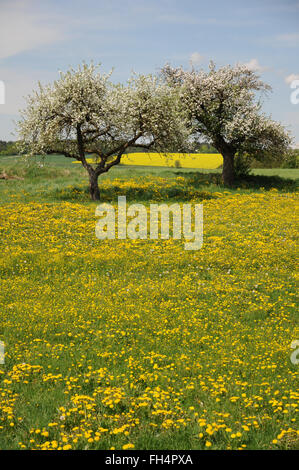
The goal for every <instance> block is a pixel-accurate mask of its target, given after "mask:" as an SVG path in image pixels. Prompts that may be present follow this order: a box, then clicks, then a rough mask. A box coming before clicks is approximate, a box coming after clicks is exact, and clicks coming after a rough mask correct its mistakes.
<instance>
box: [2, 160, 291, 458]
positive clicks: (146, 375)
mask: <svg viewBox="0 0 299 470" xmlns="http://www.w3.org/2000/svg"><path fill="white" fill-rule="evenodd" d="M1 172H2V174H3V172H5V175H6V177H7V178H6V179H2V180H0V194H1V196H0V197H1V204H0V230H1V241H2V250H1V251H2V257H1V262H0V275H1V291H0V306H1V307H0V308H1V310H0V311H1V315H0V340H3V341H4V343H5V348H6V349H5V364H3V365H0V449H64V450H68V449H186V450H187V449H298V448H299V431H298V414H297V413H298V397H299V394H298V365H296V364H293V363H292V361H291V359H290V356H291V353H292V349H291V343H292V341H294V340H297V339H299V329H298V313H297V310H298V309H297V308H296V307H297V304H296V286H297V284H296V283H297V277H298V276H297V270H296V253H297V250H296V247H297V245H296V243H297V221H298V219H297V217H296V209H297V208H298V193H297V191H296V179H297V178H298V173H299V171H298V170H275V169H271V170H262V169H261V170H260V169H259V170H256V171H254V174H255V176H254V177H253V176H251V177H248V178H247V179H244V180H242V181H239V182H238V184H237V186H236V187H235V188H234V189H230V190H228V189H227V188H224V187H223V186H222V185H221V183H220V173H219V171H218V170H217V169H215V170H213V171H212V170H208V169H205V170H204V169H203V170H194V169H193V170H192V169H183V168H167V167H165V168H162V167H160V168H159V167H154V166H147V167H146V166H145V167H134V166H131V167H130V166H123V165H121V166H118V167H115V168H113V169H112V170H111V171H110V172H109V173H107V174H106V175H104V176H103V177H102V178H100V179H99V184H100V190H101V194H102V200H103V201H106V202H112V203H115V204H116V202H117V196H118V195H126V196H127V200H128V202H131V201H138V202H142V203H144V204H145V205H149V203H150V202H157V201H164V202H169V203H170V202H172V201H176V202H182V203H183V202H193V203H197V202H202V203H203V208H204V245H203V248H202V249H201V250H199V251H192V252H190V251H189V252H188V251H185V250H184V248H183V241H181V240H172V239H170V240H135V241H133V240H105V241H100V240H98V239H97V238H96V237H95V233H94V231H95V223H96V218H95V208H96V205H97V204H96V203H94V202H91V201H89V196H88V191H87V180H86V176H85V173H84V171H83V170H82V168H81V167H80V166H79V165H73V164H72V163H71V161H69V160H68V159H63V158H61V157H58V156H54V157H51V158H50V157H47V158H46V159H45V160H44V159H40V158H37V159H36V162H35V164H28V163H26V162H25V163H24V162H23V161H22V159H20V158H18V157H1V160H0V174H1Z"/></svg>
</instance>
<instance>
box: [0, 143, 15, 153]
mask: <svg viewBox="0 0 299 470" xmlns="http://www.w3.org/2000/svg"><path fill="white" fill-rule="evenodd" d="M16 144H17V143H16V142H13V141H11V140H9V141H8V142H6V141H5V140H0V155H17V154H18V150H17V145H16Z"/></svg>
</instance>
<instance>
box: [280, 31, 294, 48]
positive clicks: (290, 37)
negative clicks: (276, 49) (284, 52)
mask: <svg viewBox="0 0 299 470" xmlns="http://www.w3.org/2000/svg"><path fill="white" fill-rule="evenodd" d="M276 39H277V40H278V41H279V42H280V43H281V44H284V45H286V46H291V47H294V46H298V45H299V33H287V34H279V35H278V36H277V37H276Z"/></svg>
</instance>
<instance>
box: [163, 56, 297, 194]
mask: <svg viewBox="0 0 299 470" xmlns="http://www.w3.org/2000/svg"><path fill="white" fill-rule="evenodd" d="M162 76H163V77H164V79H165V80H166V82H167V83H169V84H171V85H172V86H173V87H174V88H177V89H179V90H180V96H181V101H182V103H183V104H184V106H185V108H186V110H187V111H188V114H189V123H190V125H191V127H192V133H193V138H195V139H198V138H199V139H200V138H202V137H204V138H205V139H207V140H208V142H209V143H212V144H213V146H214V147H215V148H216V149H217V150H218V151H219V152H220V153H221V154H222V156H223V173H222V177H223V182H224V183H225V184H226V185H229V186H230V185H232V184H233V182H234V178H235V171H234V158H235V155H236V154H237V153H238V154H243V153H248V154H249V155H250V156H252V157H254V158H256V159H259V160H262V159H263V158H264V157H265V156H268V155H271V157H272V158H275V157H277V158H281V157H283V156H284V155H285V153H286V150H287V149H288V147H289V145H290V143H291V139H290V136H289V134H288V132H287V131H286V130H285V129H284V127H283V126H282V125H281V124H280V123H277V122H275V121H273V120H271V119H270V118H269V117H267V116H266V115H265V114H263V113H262V112H261V106H262V102H261V96H262V95H263V93H265V92H267V91H268V90H270V89H271V88H270V86H269V85H267V84H265V83H264V82H262V81H261V80H260V79H259V77H258V75H257V74H256V73H255V72H254V71H252V70H250V69H249V68H248V67H246V66H245V65H236V66H234V67H232V66H230V65H228V66H225V67H221V68H219V69H218V70H217V69H216V67H215V65H214V63H213V62H211V63H210V67H209V71H208V72H205V71H203V70H200V71H196V70H195V69H192V70H191V71H185V70H183V69H182V68H173V67H171V66H169V65H166V66H165V67H164V68H163V69H162ZM256 92H260V96H259V98H258V99H257V97H256Z"/></svg>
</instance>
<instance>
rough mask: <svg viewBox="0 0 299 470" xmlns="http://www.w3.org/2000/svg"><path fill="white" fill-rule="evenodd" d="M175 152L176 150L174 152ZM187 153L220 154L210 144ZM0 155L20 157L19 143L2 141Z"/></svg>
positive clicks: (192, 147)
mask: <svg viewBox="0 0 299 470" xmlns="http://www.w3.org/2000/svg"><path fill="white" fill-rule="evenodd" d="M140 151H141V149H140V147H130V148H129V149H128V150H127V152H126V153H135V152H140ZM173 151H174V152H175V150H173ZM144 152H152V150H147V149H144ZM185 152H186V153H218V152H217V150H216V149H215V148H214V147H213V146H212V145H210V144H196V143H194V144H188V148H186V149H185ZM0 155H18V149H17V142H13V141H8V142H6V141H5V140H0Z"/></svg>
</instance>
